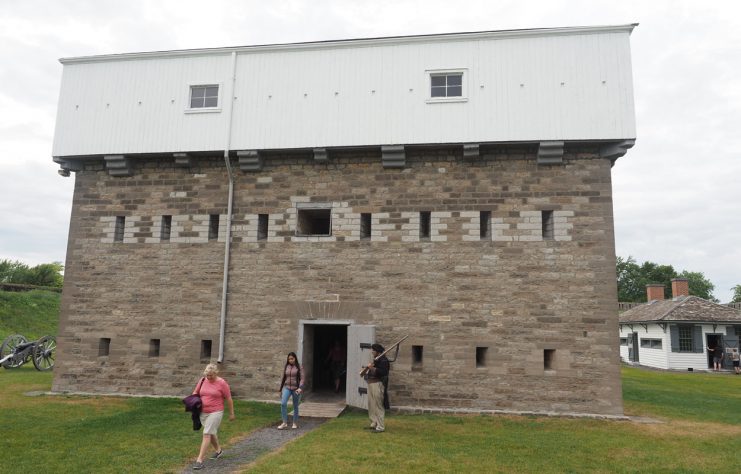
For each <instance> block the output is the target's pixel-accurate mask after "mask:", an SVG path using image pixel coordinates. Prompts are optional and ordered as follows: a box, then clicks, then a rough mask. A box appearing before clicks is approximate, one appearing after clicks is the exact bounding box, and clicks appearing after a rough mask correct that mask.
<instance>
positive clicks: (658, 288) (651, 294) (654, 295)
mask: <svg viewBox="0 0 741 474" xmlns="http://www.w3.org/2000/svg"><path fill="white" fill-rule="evenodd" d="M673 285H674V282H672V286H673ZM646 299H648V301H653V300H663V299H664V285H661V284H659V283H650V284H648V285H646Z"/></svg>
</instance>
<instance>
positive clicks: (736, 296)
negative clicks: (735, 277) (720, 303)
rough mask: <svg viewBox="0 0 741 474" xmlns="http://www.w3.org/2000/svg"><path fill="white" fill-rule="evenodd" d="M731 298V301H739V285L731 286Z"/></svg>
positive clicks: (740, 297)
mask: <svg viewBox="0 0 741 474" xmlns="http://www.w3.org/2000/svg"><path fill="white" fill-rule="evenodd" d="M731 289H732V290H733V299H732V300H731V303H741V285H736V286H734V287H733V288H731Z"/></svg>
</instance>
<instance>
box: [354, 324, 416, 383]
mask: <svg viewBox="0 0 741 474" xmlns="http://www.w3.org/2000/svg"><path fill="white" fill-rule="evenodd" d="M408 337H409V334H407V335H406V336H404V337H402V338H401V339H399V342H395V343H393V344H391V345H390V346H389V348H388V349H386V350H385V351H383V352H382V353H381V354H378V355H377V356H376V357H375V358H374V359H373V362H376V361H377V360H378V359H380V358H381V357H383V356H385V355H386V354H387V353H389V352H390V351H391V350H392V349H393V348H394V347H396V346H398V345H399V344H401V343H402V342H404V341H405V340H406V338H408ZM369 368H370V366H369V367H363V370H361V371H360V376H361V377H363V376H365V374H366V373H368V369H369Z"/></svg>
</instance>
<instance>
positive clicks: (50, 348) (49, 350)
mask: <svg viewBox="0 0 741 474" xmlns="http://www.w3.org/2000/svg"><path fill="white" fill-rule="evenodd" d="M56 356H57V340H56V339H54V336H44V337H42V338H41V339H39V340H38V341H36V346H35V347H34V348H33V365H34V367H36V370H41V371H45V370H51V368H52V367H54V359H55V358H56Z"/></svg>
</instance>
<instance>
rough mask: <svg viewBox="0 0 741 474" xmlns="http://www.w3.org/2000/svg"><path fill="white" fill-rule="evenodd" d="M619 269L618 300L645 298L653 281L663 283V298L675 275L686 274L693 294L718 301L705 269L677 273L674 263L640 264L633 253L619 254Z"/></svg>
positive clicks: (684, 275) (627, 300)
mask: <svg viewBox="0 0 741 474" xmlns="http://www.w3.org/2000/svg"><path fill="white" fill-rule="evenodd" d="M616 271H617V283H618V300H619V301H623V302H634V303H643V302H645V301H646V285H648V284H651V283H658V284H662V285H664V298H671V297H672V278H686V279H687V284H688V286H689V290H690V294H691V295H693V296H699V297H700V298H704V299H706V300H709V301H714V302H718V300H717V299H716V298H715V297H714V296H713V290H714V289H715V285H713V284H712V283H711V282H710V280H708V279H707V278H705V275H704V274H703V273H702V272H690V271H687V270H683V271H682V272H681V273H677V271H676V270H675V269H674V267H673V266H671V265H661V264H658V263H654V262H643V263H641V264H638V263H637V262H636V261H635V259H634V258H633V257H631V256H629V257H628V258H627V259H624V258H622V257H618V258H617V265H616ZM739 286H741V285H739ZM740 296H741V295H740Z"/></svg>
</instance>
